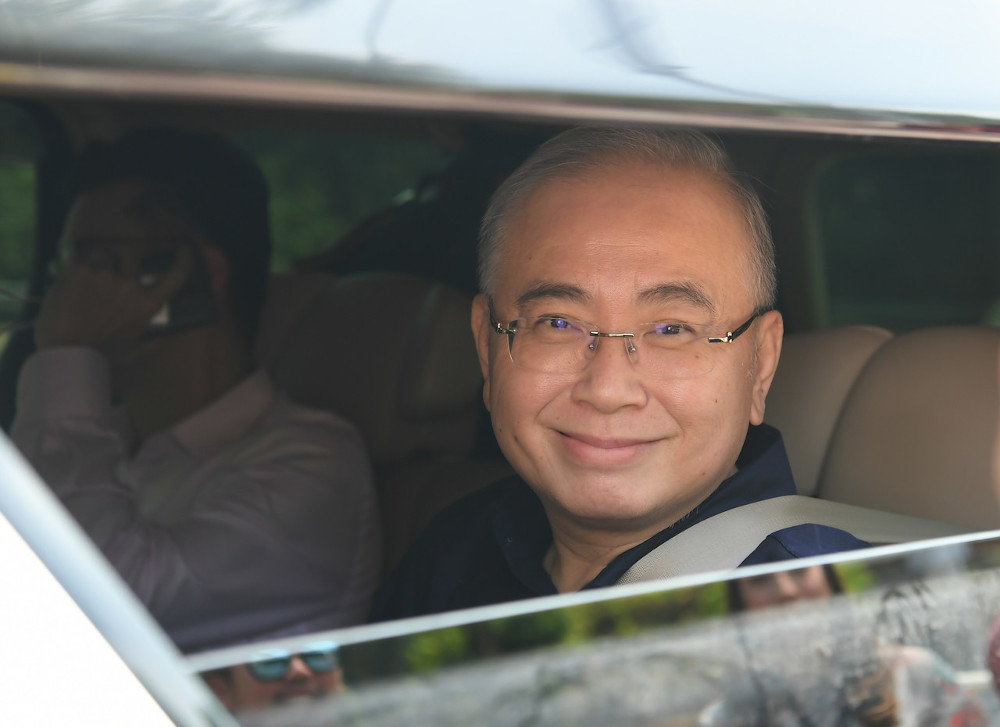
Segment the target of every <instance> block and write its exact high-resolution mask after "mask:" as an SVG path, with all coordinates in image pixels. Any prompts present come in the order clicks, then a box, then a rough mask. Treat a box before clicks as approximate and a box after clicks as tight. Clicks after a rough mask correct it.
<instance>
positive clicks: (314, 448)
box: [12, 348, 381, 648]
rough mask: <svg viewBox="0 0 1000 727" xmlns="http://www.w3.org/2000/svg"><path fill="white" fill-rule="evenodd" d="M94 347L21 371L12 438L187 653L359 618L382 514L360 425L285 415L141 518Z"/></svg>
mask: <svg viewBox="0 0 1000 727" xmlns="http://www.w3.org/2000/svg"><path fill="white" fill-rule="evenodd" d="M110 402H111V396H110V385H109V376H108V371H107V364H106V361H105V360H104V358H103V357H102V356H101V355H100V354H99V353H97V352H96V351H91V350H88V349H75V348H74V349H68V348H67V349H51V350H46V351H42V352H39V353H38V354H36V355H35V356H33V357H32V358H31V359H29V360H28V362H26V364H25V368H24V371H23V373H22V376H21V380H20V382H19V401H18V416H17V419H16V421H15V423H14V426H13V428H12V438H13V440H14V442H15V444H16V445H17V446H18V447H19V448H20V449H21V451H22V453H23V454H24V455H25V456H26V458H27V459H28V460H29V461H30V462H31V463H32V465H33V466H34V467H35V468H36V470H37V471H38V473H39V475H41V477H42V478H43V479H44V480H45V481H46V482H47V483H48V484H49V486H50V487H51V488H52V490H53V491H54V492H55V494H56V495H57V496H58V497H59V498H60V500H61V501H62V502H63V504H64V505H65V506H66V508H67V509H68V510H69V511H70V512H71V513H72V514H73V516H74V517H75V518H76V520H77V521H78V522H79V523H80V525H81V526H82V527H83V529H84V530H85V531H86V532H87V533H88V535H89V536H90V537H91V538H92V539H93V540H94V542H95V543H96V544H97V546H98V547H99V548H100V549H101V551H102V552H103V553H104V554H105V556H106V557H107V558H108V560H109V561H110V562H111V563H112V565H114V567H115V568H116V569H117V570H118V572H119V574H120V575H121V576H122V578H123V579H124V580H125V581H126V582H127V583H128V584H129V585H130V586H131V587H132V589H133V590H134V591H135V593H136V594H137V595H138V596H139V598H140V600H141V601H142V602H143V603H144V604H145V605H146V607H147V608H148V609H149V610H150V612H151V613H152V614H153V615H154V616H155V617H156V618H157V619H158V620H159V621H160V623H161V625H163V626H164V628H165V629H166V630H167V631H168V633H171V635H172V636H174V637H175V640H176V641H179V642H180V645H181V646H182V648H184V647H185V646H187V647H189V648H191V647H194V646H195V645H207V644H221V643H225V642H227V641H231V640H243V639H246V638H252V637H255V636H259V635H264V634H268V635H274V634H276V633H281V632H283V631H284V632H288V629H289V628H290V627H292V626H293V625H294V624H302V623H307V622H308V623H311V624H313V627H314V628H333V627H335V626H344V625H349V624H351V623H358V622H360V621H362V620H364V616H365V613H366V611H367V609H368V607H369V604H370V599H371V595H372V592H373V591H374V588H375V585H376V583H377V579H378V575H379V566H380V560H379V544H380V542H381V541H380V534H379V526H378V514H377V506H376V501H375V495H374V486H373V484H372V475H371V469H370V465H369V463H368V460H367V457H366V455H365V451H364V445H363V443H362V441H361V438H360V435H359V434H358V433H357V431H356V430H355V429H354V428H353V427H351V426H350V425H348V424H347V423H346V422H342V421H341V420H338V419H335V418H334V417H332V416H329V415H325V414H322V413H320V412H311V411H307V410H300V409H295V408H291V407H290V408H289V410H288V411H289V412H290V413H291V416H289V417H288V418H287V420H286V421H284V422H281V423H280V425H276V426H273V427H271V428H269V429H268V430H267V431H265V432H263V433H262V434H258V436H256V437H254V438H253V439H252V441H250V442H247V443H244V444H243V446H240V447H236V448H235V449H233V450H232V451H229V452H227V453H226V455H225V456H222V457H218V458H214V459H213V460H212V461H211V462H209V463H207V464H206V465H205V466H204V467H202V468H201V469H200V470H199V471H197V472H196V473H194V474H193V475H192V474H191V473H187V475H185V476H193V478H194V481H189V482H186V483H185V487H188V488H190V487H192V486H193V487H194V491H193V492H190V493H189V496H190V499H189V501H188V502H186V504H185V507H183V508H182V509H181V510H180V511H178V512H176V513H174V514H173V516H171V517H170V518H167V519H164V518H161V517H155V518H154V517H151V516H149V515H145V514H144V513H143V512H142V509H141V505H140V503H139V502H138V501H137V497H136V493H135V491H134V490H133V489H132V487H131V486H130V485H129V484H128V483H126V482H124V481H123V480H122V478H121V477H120V476H119V472H120V468H121V467H122V466H123V464H124V462H125V461H126V460H127V458H128V456H129V452H128V443H127V441H126V440H125V438H124V437H123V435H122V433H121V432H120V430H119V429H118V428H117V427H116V422H115V415H114V412H113V410H112V408H111V403H110Z"/></svg>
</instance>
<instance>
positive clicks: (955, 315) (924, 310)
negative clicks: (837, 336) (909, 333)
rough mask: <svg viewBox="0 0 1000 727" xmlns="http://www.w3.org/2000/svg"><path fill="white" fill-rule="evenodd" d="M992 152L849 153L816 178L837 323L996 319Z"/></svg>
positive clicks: (999, 316)
mask: <svg viewBox="0 0 1000 727" xmlns="http://www.w3.org/2000/svg"><path fill="white" fill-rule="evenodd" d="M998 199H1000V163H998V160H997V158H996V156H995V155H994V154H983V153H982V152H979V153H977V154H971V153H963V152H961V151H958V150H956V151H954V152H951V153H948V152H941V153H937V154H928V153H924V152H906V151H898V152H897V151H892V150H890V151H887V152H877V153H867V154H853V155H848V156H844V157H842V158H839V159H837V160H836V161H833V162H832V163H830V164H828V165H826V166H825V168H823V169H822V171H821V172H820V174H819V177H818V180H817V183H816V186H815V196H814V205H815V210H814V211H815V220H816V223H817V225H818V235H819V239H820V243H821V247H822V250H823V259H824V265H825V270H826V277H827V285H828V291H829V305H830V316H831V323H832V324H834V325H846V324H854V323H867V324H875V325H881V326H884V327H886V328H888V329H890V330H892V331H895V332H902V331H905V330H910V329H912V328H916V327H918V326H925V325H936V324H955V323H990V324H994V325H996V324H998V323H1000V215H998V213H997V209H998V206H997V200H998Z"/></svg>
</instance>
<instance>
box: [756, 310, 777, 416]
mask: <svg viewBox="0 0 1000 727" xmlns="http://www.w3.org/2000/svg"><path fill="white" fill-rule="evenodd" d="M784 335H785V323H784V320H783V319H782V317H781V313H779V312H778V311H776V310H772V311H768V312H767V313H765V314H763V315H762V316H761V317H760V318H759V319H758V320H757V340H756V345H757V366H756V368H755V370H754V372H753V390H752V392H751V396H752V398H751V402H750V423H751V424H760V423H761V422H763V421H764V401H765V400H766V399H767V392H768V391H770V389H771V382H772V381H774V374H775V372H776V371H777V370H778V359H780V358H781V341H782V339H783V338H784Z"/></svg>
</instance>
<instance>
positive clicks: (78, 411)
mask: <svg viewBox="0 0 1000 727" xmlns="http://www.w3.org/2000/svg"><path fill="white" fill-rule="evenodd" d="M110 412H111V375H110V372H109V370H108V360H107V359H106V358H105V357H104V354H102V353H100V352H99V351H97V350H95V349H92V348H85V347H82V346H54V347H52V348H47V349H44V350H42V351H38V352H37V353H35V354H32V355H31V356H29V357H28V359H27V360H26V361H25V362H24V366H23V367H22V369H21V376H20V378H19V380H18V384H17V415H18V419H22V420H30V419H43V418H44V419H48V418H51V417H81V416H82V417H94V416H97V417H101V416H107V415H109V414H110Z"/></svg>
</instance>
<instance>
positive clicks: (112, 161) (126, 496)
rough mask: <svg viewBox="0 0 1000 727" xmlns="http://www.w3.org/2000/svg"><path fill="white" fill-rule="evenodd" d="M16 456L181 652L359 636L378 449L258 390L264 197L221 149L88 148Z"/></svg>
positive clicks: (266, 241)
mask: <svg viewBox="0 0 1000 727" xmlns="http://www.w3.org/2000/svg"><path fill="white" fill-rule="evenodd" d="M71 177H72V178H71V182H70V185H69V186H70V194H71V197H70V198H71V199H72V200H73V203H72V206H71V208H70V211H69V215H68V218H67V220H66V222H65V227H64V230H63V234H62V239H61V242H60V251H61V257H62V263H61V266H60V269H59V270H58V273H57V274H56V275H55V278H54V281H53V283H52V285H51V287H50V289H49V291H48V294H47V295H46V297H45V300H44V302H43V305H42V308H41V311H40V313H39V315H38V318H37V320H36V322H35V339H36V342H37V344H38V349H39V350H38V351H37V353H35V354H34V355H33V356H31V357H30V358H29V359H28V360H27V362H26V363H25V365H24V368H23V370H22V373H21V376H20V379H19V384H18V386H19V389H18V412H17V418H16V421H15V423H14V426H13V430H12V435H13V439H14V441H15V442H16V444H17V445H18V446H19V447H20V449H21V451H22V452H23V453H24V454H25V456H26V457H27V458H28V460H29V461H30V462H31V463H32V464H33V465H34V466H35V468H36V469H37V470H38V472H39V474H40V475H41V476H42V477H43V478H44V479H45V481H46V482H48V483H49V485H50V486H51V487H52V489H53V491H54V492H55V493H56V495H57V496H58V497H59V498H60V499H61V500H62V502H63V503H64V505H65V506H66V507H67V508H68V509H69V511H70V512H71V513H72V514H73V515H74V516H75V517H76V519H77V520H78V521H79V523H80V525H82V526H83V528H84V530H86V531H87V533H88V534H89V535H90V536H91V538H92V539H93V540H94V542H95V543H96V544H97V545H98V547H99V548H100V549H101V550H102V551H103V552H104V554H105V556H106V557H107V558H108V560H109V561H110V562H111V563H112V564H113V565H114V566H115V567H116V568H117V569H118V572H119V573H120V574H121V576H122V578H124V580H125V581H126V582H127V583H128V584H129V585H130V586H131V587H132V588H133V589H134V591H135V593H136V594H137V595H138V596H139V598H140V599H141V600H142V601H143V603H144V604H145V605H146V606H147V607H148V608H149V610H150V611H151V612H152V614H153V615H154V616H155V617H156V618H157V619H158V620H159V621H160V623H161V624H162V625H163V626H164V628H165V629H166V630H167V632H168V633H169V634H170V635H171V636H172V637H173V638H174V640H175V641H176V642H177V643H178V645H179V646H181V648H184V649H188V650H191V649H197V648H202V647H206V646H209V645H214V644H219V643H226V642H231V641H245V640H249V639H254V638H258V637H263V636H270V635H278V634H284V633H298V632H302V631H309V630H316V629H323V628H333V627H336V626H344V625H348V624H352V623H356V622H358V621H360V620H363V618H364V616H365V614H366V613H367V610H368V607H369V606H370V599H371V594H372V592H373V590H374V587H375V584H376V581H377V578H378V573H379V568H380V555H379V543H380V538H379V523H378V515H377V509H376V501H375V495H374V488H373V484H372V475H371V469H370V465H369V462H368V460H367V457H366V454H365V447H364V443H363V442H362V440H361V436H360V434H359V433H358V431H357V430H356V429H355V428H354V427H353V426H352V425H351V424H349V423H348V422H346V421H344V420H342V419H340V418H338V417H337V416H334V415H332V414H330V413H326V412H320V411H314V410H310V409H306V408H304V407H301V406H298V405H296V404H294V403H292V402H291V401H289V400H288V399H287V398H285V397H284V396H282V395H281V394H280V393H278V392H276V391H275V390H274V388H273V386H272V384H271V382H270V380H269V378H268V376H267V374H266V372H264V371H263V370H255V364H254V361H253V357H252V355H251V350H252V342H253V340H254V334H255V330H256V326H257V321H258V318H259V316H260V312H261V308H262V305H263V302H264V295H265V290H266V286H267V281H268V264H269V256H270V231H269V221H268V211H267V204H268V194H267V187H266V184H265V182H264V179H263V176H262V174H261V173H260V171H259V170H258V169H257V168H256V166H255V165H254V164H253V163H252V162H250V161H249V159H247V158H246V157H245V156H244V155H243V154H242V153H240V152H239V151H238V150H237V149H236V148H235V147H234V146H232V145H231V144H229V143H228V142H226V141H224V140H222V139H219V138H216V137H213V136H209V135H200V134H193V133H182V132H174V131H170V130H156V129H150V130H141V131H136V132H133V133H131V134H129V135H127V136H125V137H123V138H121V139H120V140H119V141H117V142H115V143H113V144H110V145H107V144H101V143H97V144H94V145H92V146H91V147H90V148H88V149H86V150H85V151H84V153H83V155H82V157H81V159H80V160H79V164H78V166H77V168H76V170H75V172H74V173H73V174H72V175H71Z"/></svg>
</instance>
